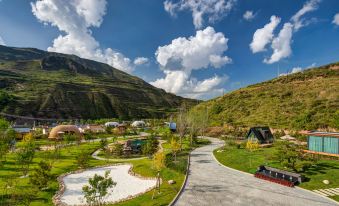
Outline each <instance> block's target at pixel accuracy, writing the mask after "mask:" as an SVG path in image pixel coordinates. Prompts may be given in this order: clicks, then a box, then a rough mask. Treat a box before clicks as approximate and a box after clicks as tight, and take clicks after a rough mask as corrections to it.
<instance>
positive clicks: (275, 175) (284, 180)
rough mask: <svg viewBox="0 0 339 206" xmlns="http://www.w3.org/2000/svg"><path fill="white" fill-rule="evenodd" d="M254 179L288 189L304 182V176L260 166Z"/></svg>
mask: <svg viewBox="0 0 339 206" xmlns="http://www.w3.org/2000/svg"><path fill="white" fill-rule="evenodd" d="M254 176H255V177H257V178H260V179H264V180H268V181H271V182H275V183H278V184H281V185H285V186H288V187H293V186H294V185H297V184H300V183H302V182H303V181H304V176H303V175H301V174H298V173H294V172H288V171H285V170H280V169H276V168H273V167H268V166H264V165H261V166H259V167H258V170H257V171H256V173H255V174H254Z"/></svg>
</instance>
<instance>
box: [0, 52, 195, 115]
mask: <svg viewBox="0 0 339 206" xmlns="http://www.w3.org/2000/svg"><path fill="white" fill-rule="evenodd" d="M183 102H186V103H188V104H193V103H194V102H196V101H193V100H190V99H185V98H182V97H178V96H175V95H174V94H169V93H166V92H165V91H164V90H162V89H158V88H155V87H153V86H152V85H150V84H148V83H147V82H145V81H143V80H142V79H139V78H137V77H135V76H131V75H129V74H126V73H124V72H122V71H120V70H117V69H114V68H112V67H110V66H109V65H107V64H103V63H99V62H95V61H91V60H87V59H82V58H79V57H77V56H74V55H65V54H58V53H50V52H45V51H41V50H38V49H31V48H13V47H5V46H0V112H2V113H7V114H14V115H21V116H30V117H42V118H66V119H70V118H82V119H96V118H112V117H116V118H122V119H131V118H151V117H163V115H165V114H166V113H168V112H171V111H174V110H175V109H176V108H178V106H180V105H181V104H182V103H183Z"/></svg>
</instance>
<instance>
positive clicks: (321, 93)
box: [193, 63, 339, 130]
mask: <svg viewBox="0 0 339 206" xmlns="http://www.w3.org/2000/svg"><path fill="white" fill-rule="evenodd" d="M206 107H207V108H208V111H209V115H210V119H211V121H212V123H211V124H212V125H222V124H228V125H238V126H247V127H248V126H256V125H268V126H270V127H272V128H280V129H297V130H298V129H319V128H336V129H339V63H333V64H329V65H326V66H321V67H319V68H312V69H307V70H305V71H303V72H299V73H295V74H290V75H288V76H281V77H279V78H275V79H272V80H270V81H266V82H262V83H259V84H254V85H251V86H248V87H245V88H241V89H239V90H236V91H233V92H230V93H228V94H226V95H224V96H221V97H218V98H215V99H212V100H210V101H207V102H203V103H201V104H199V105H197V106H196V107H194V108H193V109H195V110H204V111H205V110H206Z"/></svg>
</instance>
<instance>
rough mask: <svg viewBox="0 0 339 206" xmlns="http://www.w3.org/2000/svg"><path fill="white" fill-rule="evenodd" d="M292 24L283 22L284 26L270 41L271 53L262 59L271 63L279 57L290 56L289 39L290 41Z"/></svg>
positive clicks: (278, 59)
mask: <svg viewBox="0 0 339 206" xmlns="http://www.w3.org/2000/svg"><path fill="white" fill-rule="evenodd" d="M292 30H293V25H292V24H291V23H285V24H284V27H283V28H282V29H281V30H280V32H279V35H278V36H277V37H275V38H274V39H273V41H272V45H271V47H272V49H273V54H272V56H271V57H270V58H269V59H264V62H265V63H267V64H272V63H275V62H278V61H280V59H282V58H285V57H288V56H290V54H291V53H292V50H291V41H292Z"/></svg>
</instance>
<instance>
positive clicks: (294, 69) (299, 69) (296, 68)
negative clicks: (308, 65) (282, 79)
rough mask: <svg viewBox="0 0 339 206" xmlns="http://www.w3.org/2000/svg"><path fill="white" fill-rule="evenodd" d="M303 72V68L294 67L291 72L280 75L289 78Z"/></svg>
mask: <svg viewBox="0 0 339 206" xmlns="http://www.w3.org/2000/svg"><path fill="white" fill-rule="evenodd" d="M302 71H303V68H301V67H294V68H292V71H291V72H287V73H281V74H279V76H287V75H290V74H295V73H299V72H302Z"/></svg>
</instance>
